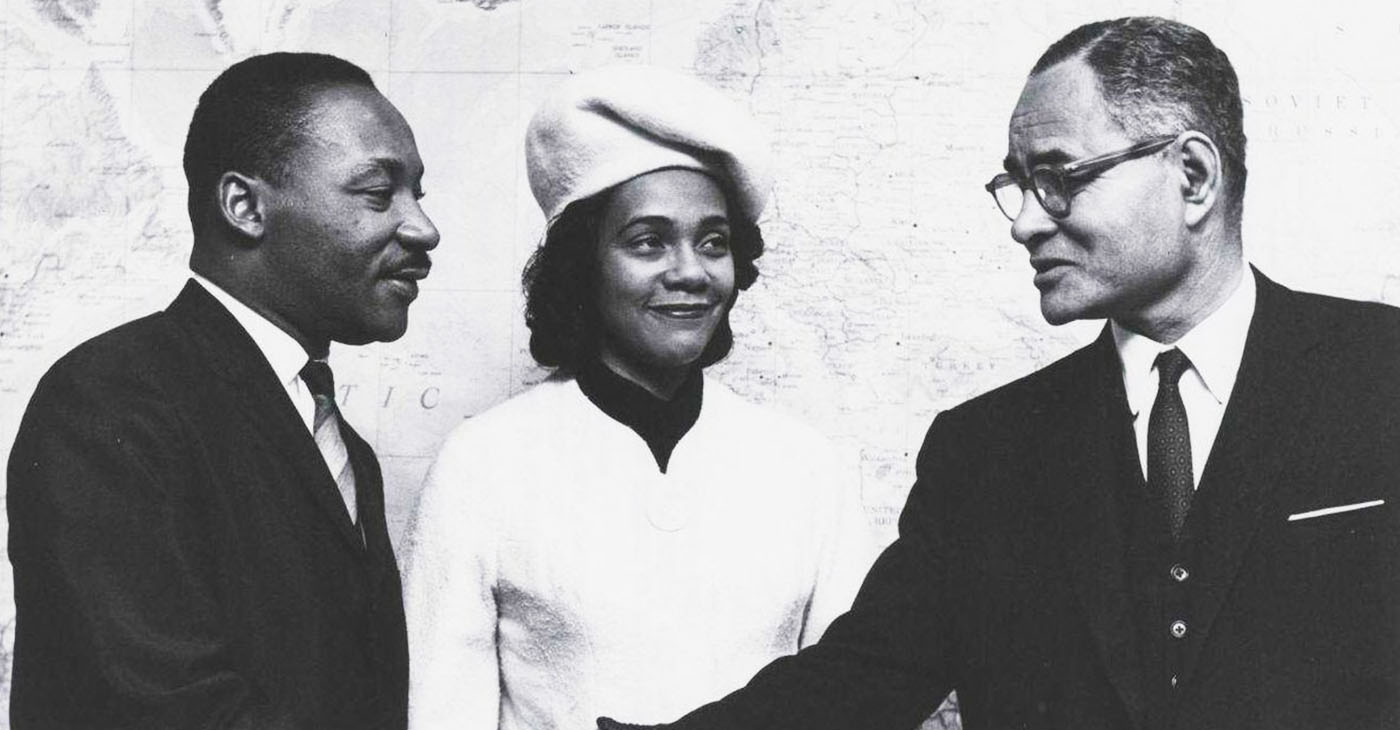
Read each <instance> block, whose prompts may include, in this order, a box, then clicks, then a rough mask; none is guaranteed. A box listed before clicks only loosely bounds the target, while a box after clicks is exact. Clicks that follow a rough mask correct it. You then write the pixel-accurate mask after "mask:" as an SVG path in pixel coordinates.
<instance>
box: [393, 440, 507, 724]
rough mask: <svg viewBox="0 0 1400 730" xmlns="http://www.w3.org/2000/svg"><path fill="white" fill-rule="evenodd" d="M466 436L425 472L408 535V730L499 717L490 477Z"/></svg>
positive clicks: (448, 446)
mask: <svg viewBox="0 0 1400 730" xmlns="http://www.w3.org/2000/svg"><path fill="white" fill-rule="evenodd" d="M473 444H474V439H473V438H472V437H471V434H470V432H469V431H463V430H461V429H459V430H458V431H456V432H454V433H453V434H452V436H450V437H449V438H448V440H447V442H446V443H445V444H444V445H443V447H442V450H441V452H439V454H438V458H437V461H436V462H435V463H434V464H433V467H432V469H431V471H430V472H429V474H428V478H427V481H426V486H425V487H424V488H423V492H422V495H421V497H420V498H419V502H418V508H417V511H416V513H415V516H414V520H413V523H412V525H411V526H410V528H409V539H408V540H407V541H406V546H407V550H406V555H405V559H404V562H405V568H404V571H403V573H404V578H403V590H404V614H405V618H406V620H407V624H408V653H409V691H408V716H409V720H408V726H409V728H410V730H439V728H466V729H469V730H494V729H495V728H497V727H498V725H499V721H500V670H499V665H498V662H497V654H496V615H497V614H496V600H495V584H496V541H495V539H494V525H495V524H496V522H495V514H496V511H497V508H498V507H499V506H500V505H498V504H496V502H495V500H494V499H493V490H492V489H491V486H492V485H491V484H489V479H487V478H485V475H483V474H482V473H481V472H480V471H478V470H477V469H474V468H473V467H474V466H475V465H477V464H479V463H480V460H479V459H477V458H475V456H476V453H475V450H474V446H473Z"/></svg>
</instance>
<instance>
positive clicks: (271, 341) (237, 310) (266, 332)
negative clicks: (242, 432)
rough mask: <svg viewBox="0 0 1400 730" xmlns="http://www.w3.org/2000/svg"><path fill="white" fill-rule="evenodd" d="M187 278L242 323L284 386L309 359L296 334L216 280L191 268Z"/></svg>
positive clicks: (290, 381)
mask: <svg viewBox="0 0 1400 730" xmlns="http://www.w3.org/2000/svg"><path fill="white" fill-rule="evenodd" d="M190 278H192V279H194V280H195V281H197V282H199V285H200V286H202V287H204V289H205V290H206V291H208V292H209V293H210V294H211V295H213V297H214V298H215V299H217V300H219V303H220V304H222V305H224V308H225V309H227V310H228V312H229V314H232V315H233V318H234V319H236V320H238V324H240V325H242V326H243V330H244V331H245V332H247V333H248V336H249V337H251V338H253V343H254V344H256V345H257V346H258V349H259V350H260V351H262V354H263V357H265V358H267V364H269V365H271V366H272V372H274V373H276V374H277V381H278V382H280V383H282V385H284V386H288V385H291V384H292V381H294V380H296V379H297V376H298V375H299V374H300V373H301V369H302V368H303V367H304V366H305V365H306V363H307V360H308V359H309V358H308V357H307V355H306V350H305V349H303V348H302V346H301V344H300V343H298V342H297V341H296V338H294V337H292V336H291V335H289V334H287V332H286V331H285V330H283V329H282V328H281V327H278V326H277V325H275V324H273V323H272V322H271V321H269V320H268V319H267V318H266V317H264V316H262V315H261V314H258V313H257V311H255V310H254V309H253V308H252V307H249V306H248V305H246V304H244V303H243V302H240V301H238V299H236V298H234V296H233V295H232V294H229V293H228V292H226V291H224V290H223V288H221V287H220V286H219V285H218V284H215V283H214V282H212V281H210V280H208V279H206V278H204V277H203V276H200V275H199V274H196V273H194V272H190Z"/></svg>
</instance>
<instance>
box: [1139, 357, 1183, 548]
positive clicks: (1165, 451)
mask: <svg viewBox="0 0 1400 730" xmlns="http://www.w3.org/2000/svg"><path fill="white" fill-rule="evenodd" d="M1156 365H1157V376H1158V383H1157V400H1156V401H1155V402H1153V404H1152V415H1151V416H1150V417H1149V418H1148V421H1147V486H1148V488H1149V489H1151V490H1152V493H1153V494H1156V495H1159V496H1160V497H1161V498H1162V501H1163V502H1165V503H1166V505H1167V517H1168V521H1169V523H1170V525H1171V531H1172V539H1173V540H1176V539H1179V538H1180V536H1181V526H1182V524H1184V523H1185V522H1186V512H1187V510H1189V509H1191V496H1192V494H1193V493H1194V492H1195V478H1194V476H1193V475H1192V472H1191V430H1190V429H1189V428H1187V424H1186V406H1185V405H1184V404H1182V402H1181V390H1180V389H1179V388H1178V387H1177V383H1178V381H1179V380H1181V374H1182V373H1184V372H1186V369H1187V368H1189V367H1191V361H1190V360H1188V359H1187V358H1186V355H1184V354H1182V352H1181V350H1178V349H1176V348H1175V347H1173V348H1172V349H1170V350H1167V351H1166V352H1163V353H1162V354H1160V355H1158V356H1157V360H1156Z"/></svg>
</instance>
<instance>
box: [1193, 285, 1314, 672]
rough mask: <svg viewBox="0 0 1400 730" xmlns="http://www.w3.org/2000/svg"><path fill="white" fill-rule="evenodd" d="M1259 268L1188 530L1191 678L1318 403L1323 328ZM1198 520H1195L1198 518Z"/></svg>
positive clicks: (1196, 669) (1298, 450) (1297, 451)
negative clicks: (1194, 568)
mask: <svg viewBox="0 0 1400 730" xmlns="http://www.w3.org/2000/svg"><path fill="white" fill-rule="evenodd" d="M1255 273H1256V280H1257V282H1258V299H1257V302H1256V304H1255V310H1254V318H1253V320H1252V321H1251V323H1250V327H1249V335H1248V338H1247V339H1246V341H1245V349H1244V356H1243V358H1242V359H1241V361H1240V372H1239V376H1238V377H1237V378H1236V385H1235V389H1234V391H1233V392H1232V394H1231V396H1230V402H1229V403H1228V404H1226V408H1225V415H1224V418H1223V419H1222V421H1221V423H1220V431H1219V433H1218V434H1217V435H1216V438H1215V444H1214V445H1213V446H1212V448H1211V452H1210V456H1209V460H1208V461H1207V462H1206V466H1205V470H1204V472H1203V474H1202V476H1201V483H1200V485H1199V486H1198V488H1197V492H1196V498H1195V503H1194V504H1193V505H1192V510H1191V515H1190V516H1189V517H1188V518H1187V531H1188V534H1189V535H1190V536H1191V537H1192V539H1195V540H1196V541H1197V553H1196V561H1197V563H1198V564H1199V565H1200V566H1201V570H1199V571H1198V574H1199V575H1200V577H1201V583H1200V584H1199V585H1198V586H1197V591H1198V592H1197V594H1196V596H1195V598H1194V600H1193V610H1192V614H1193V616H1194V625H1195V628H1196V630H1197V631H1198V632H1199V633H1198V634H1197V640H1196V641H1194V642H1191V643H1190V644H1189V645H1188V647H1187V653H1186V656H1185V661H1184V664H1183V674H1182V681H1183V683H1189V682H1190V680H1191V678H1192V676H1193V675H1194V674H1195V673H1196V672H1197V671H1198V669H1199V667H1198V664H1199V661H1198V660H1199V659H1200V654H1201V650H1202V647H1203V646H1205V645H1206V644H1207V643H1208V642H1209V640H1210V630H1211V626H1212V624H1213V623H1214V621H1215V619H1216V617H1217V616H1218V615H1219V613H1220V610H1221V608H1222V606H1223V605H1224V603H1225V599H1226V597H1227V595H1228V594H1229V591H1230V587H1231V585H1233V583H1234V581H1235V578H1236V576H1237V575H1238V573H1239V569H1240V565H1241V563H1242V562H1243V560H1244V556H1245V555H1246V554H1247V552H1248V549H1249V545H1250V543H1251V542H1252V540H1253V539H1254V536H1255V534H1256V533H1257V532H1258V530H1259V525H1260V520H1261V517H1262V515H1263V513H1264V512H1265V511H1266V510H1265V506H1266V505H1267V504H1269V501H1270V498H1271V496H1272V494H1273V490H1274V486H1275V485H1276V484H1277V483H1278V482H1279V481H1280V480H1281V479H1282V478H1284V477H1285V473H1284V472H1285V470H1289V469H1291V467H1290V463H1291V460H1290V459H1289V458H1288V455H1289V454H1293V453H1299V452H1300V451H1301V449H1300V448H1299V446H1300V444H1299V440H1300V439H1302V438H1304V437H1305V433H1306V429H1303V428H1299V427H1298V424H1299V423H1300V422H1301V421H1302V420H1303V419H1304V418H1305V417H1306V415H1307V413H1308V410H1309V407H1310V402H1309V398H1310V394H1311V393H1313V392H1314V391H1315V390H1316V388H1312V387H1309V384H1310V381H1312V380H1313V378H1314V377H1318V376H1315V375H1314V376H1310V375H1309V372H1308V369H1307V366H1306V363H1307V350H1308V349H1309V348H1310V347H1311V346H1312V345H1313V344H1314V343H1315V342H1316V341H1317V337H1316V335H1317V333H1315V332H1312V330H1311V328H1310V327H1308V326H1307V323H1306V318H1305V317H1302V316H1300V315H1301V314H1302V313H1301V312H1299V311H1298V310H1297V309H1296V308H1295V307H1293V306H1291V305H1292V302H1291V300H1290V299H1289V297H1290V293H1289V292H1288V291H1287V290H1286V289H1284V288H1283V287H1280V286H1278V285H1277V284H1274V283H1273V282H1271V281H1269V280H1268V279H1266V278H1264V276H1263V275H1259V274H1258V272H1255ZM1193 518H1194V519H1193Z"/></svg>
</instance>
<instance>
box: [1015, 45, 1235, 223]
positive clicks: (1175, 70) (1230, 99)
mask: <svg viewBox="0 0 1400 730" xmlns="http://www.w3.org/2000/svg"><path fill="white" fill-rule="evenodd" d="M1070 58H1082V59H1083V60H1084V62H1085V64H1087V65H1088V66H1089V68H1090V69H1092V70H1093V71H1094V74H1095V75H1096V76H1097V77H1098V80H1099V89H1100V91H1101V92H1102V94H1103V98H1104V100H1105V101H1106V102H1107V103H1108V114H1109V117H1110V118H1111V119H1113V121H1114V122H1115V123H1117V124H1118V125H1119V126H1120V127H1122V128H1123V129H1124V130H1125V131H1127V132H1128V133H1130V134H1132V135H1134V136H1136V137H1138V138H1139V139H1142V138H1146V137H1149V136H1155V135H1163V134H1174V133H1179V132H1184V131H1186V130H1188V129H1194V130H1196V131H1198V132H1202V133H1204V134H1205V135H1207V136H1209V137H1210V138H1211V139H1212V140H1213V141H1214V142H1215V144H1216V145H1217V146H1218V147H1219V149H1220V154H1221V156H1222V157H1223V158H1224V160H1223V167H1224V173H1223V177H1224V179H1225V197H1226V202H1227V213H1228V214H1229V221H1230V223H1231V224H1233V225H1238V224H1239V222H1240V217H1241V215H1242V213H1243V207H1244V184H1245V176H1246V169H1245V163H1244V148H1245V137H1244V109H1243V105H1242V103H1241V102H1240V83H1239V79H1238V78H1237V77H1236V76H1235V69H1234V67H1233V66H1231V65H1230V59H1229V58H1228V57H1227V56H1226V55H1225V52H1224V51H1222V50H1220V49H1219V48H1216V47H1215V44H1214V43H1211V41H1210V38H1209V37H1208V36H1207V35H1206V34H1205V33H1202V32H1201V31H1199V30H1196V29H1195V28H1192V27H1191V26H1189V25H1186V24H1184V23H1178V22H1176V21H1174V20H1167V19H1165V18H1153V17H1133V18H1119V19H1117V20H1103V21H1099V22H1097V23H1089V24H1088V25H1081V26H1079V27H1078V28H1075V29H1074V30H1072V31H1070V33H1069V34H1068V35H1066V36H1065V37H1064V38H1061V39H1060V40H1058V41H1056V42H1055V43H1054V45H1052V46H1050V47H1049V48H1048V49H1046V51H1045V53H1044V54H1042V55H1041V57H1040V60H1039V61H1036V64H1035V68H1033V69H1031V75H1032V76H1034V75H1035V74H1037V73H1039V72H1041V71H1044V70H1045V69H1047V68H1049V67H1051V66H1054V65H1055V64H1057V63H1059V62H1061V61H1064V60H1067V59H1070Z"/></svg>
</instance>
